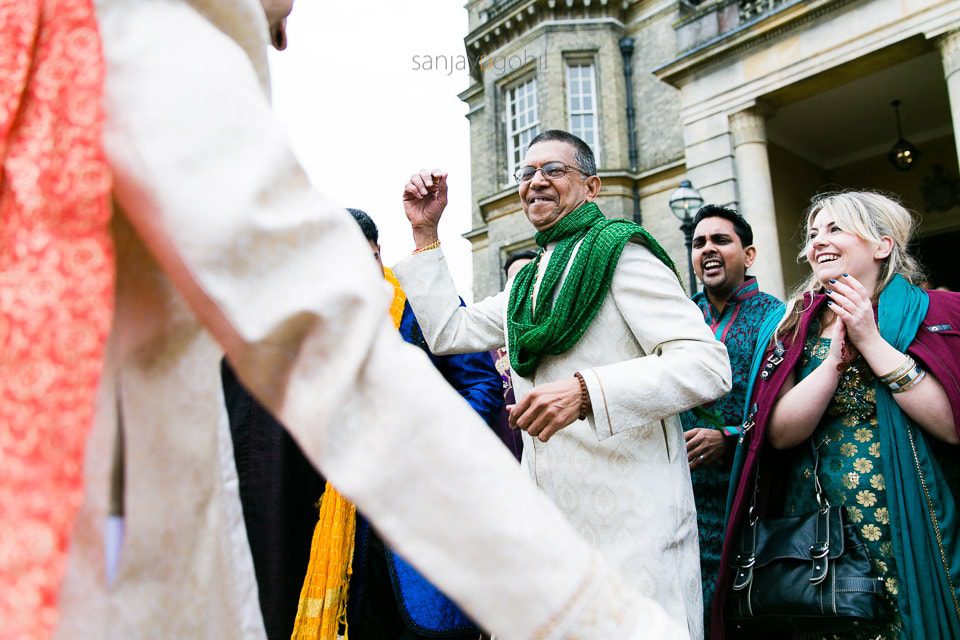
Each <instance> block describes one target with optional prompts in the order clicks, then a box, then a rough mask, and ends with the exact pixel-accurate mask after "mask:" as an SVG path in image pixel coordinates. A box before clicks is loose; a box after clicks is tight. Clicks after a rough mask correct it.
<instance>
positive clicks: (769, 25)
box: [653, 0, 859, 88]
mask: <svg viewBox="0 0 960 640" xmlns="http://www.w3.org/2000/svg"><path fill="white" fill-rule="evenodd" d="M857 1H859V0H813V1H810V0H792V1H790V2H787V3H786V4H784V5H781V6H780V7H777V9H776V10H774V11H771V12H769V13H765V14H763V15H760V16H757V17H756V18H754V19H753V20H750V21H749V22H745V23H744V24H741V25H739V26H737V27H736V28H734V29H731V30H729V31H726V32H724V33H721V34H719V35H717V36H716V37H714V38H711V39H710V40H708V41H706V42H704V43H702V44H700V45H698V46H696V47H694V48H693V49H691V50H689V51H685V52H684V53H682V54H681V55H680V56H678V57H677V58H675V59H673V60H671V61H670V62H668V63H667V64H665V65H662V66H660V67H658V68H656V69H654V70H653V74H654V75H655V76H657V77H658V78H659V79H661V80H663V81H664V82H667V83H669V84H671V85H673V86H675V87H678V88H679V87H680V86H681V85H682V84H683V80H684V79H685V78H687V77H689V76H691V75H693V74H695V73H697V72H699V71H701V70H703V69H705V68H706V67H708V66H710V65H712V64H716V63H717V62H720V61H722V60H725V59H728V58H731V57H739V56H742V55H743V54H744V53H745V52H746V51H748V50H750V49H754V48H756V47H760V46H762V45H764V44H766V43H767V42H769V41H770V40H772V39H773V38H776V37H778V36H780V35H781V34H783V33H786V32H788V31H792V30H795V29H796V28H797V27H800V26H802V25H804V24H807V23H809V22H812V21H814V20H816V19H818V18H820V17H821V16H823V15H825V14H827V13H829V12H831V11H835V10H837V9H839V8H840V7H843V6H844V5H847V4H850V3H851V2H857ZM721 4H723V3H720V2H718V3H716V4H713V5H710V6H711V7H716V6H719V5H721ZM685 21H686V19H683V20H681V22H680V23H678V26H679V27H682V25H683V24H684V23H685Z"/></svg>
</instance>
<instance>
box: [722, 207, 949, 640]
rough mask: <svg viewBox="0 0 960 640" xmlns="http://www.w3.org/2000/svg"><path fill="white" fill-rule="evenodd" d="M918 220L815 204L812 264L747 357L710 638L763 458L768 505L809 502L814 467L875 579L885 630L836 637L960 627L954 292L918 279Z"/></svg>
mask: <svg viewBox="0 0 960 640" xmlns="http://www.w3.org/2000/svg"><path fill="white" fill-rule="evenodd" d="M913 229H914V222H913V218H912V216H911V214H910V213H909V212H908V211H907V210H906V209H904V208H903V207H902V206H901V205H900V204H899V203H897V202H896V201H894V200H892V199H890V198H888V197H886V196H883V195H880V194H877V193H870V192H846V193H836V194H828V195H824V196H820V197H818V198H816V199H815V200H814V202H813V204H812V206H811V207H810V209H809V210H808V214H807V216H806V231H807V235H806V238H807V239H806V242H805V244H804V247H803V250H802V251H801V254H800V259H801V260H805V261H806V262H808V263H809V264H810V267H811V274H810V276H809V278H807V280H806V281H805V282H804V283H803V285H801V287H800V288H799V289H798V291H797V292H796V294H795V295H793V296H792V297H791V298H790V300H788V302H787V307H786V312H785V314H784V315H783V317H782V319H781V320H779V322H778V323H775V322H770V323H768V325H767V326H766V327H764V329H762V330H761V332H762V334H763V335H761V340H762V342H758V344H764V345H765V347H763V349H765V351H764V353H762V354H757V356H758V357H755V358H754V364H755V366H754V376H755V378H754V385H753V390H752V393H751V394H750V397H751V400H750V401H749V402H748V410H747V418H748V419H747V423H748V424H750V423H753V424H752V428H750V429H749V430H748V432H747V434H746V436H745V438H744V441H743V442H742V446H741V447H740V449H739V451H738V455H737V463H735V473H739V478H740V482H739V483H738V485H737V486H736V489H735V491H734V492H733V494H732V495H733V500H732V503H731V504H730V505H729V507H730V518H729V520H728V523H727V534H726V540H725V542H724V562H723V563H722V569H721V574H720V578H719V586H718V594H719V596H718V598H717V602H716V603H715V606H714V616H713V632H712V633H711V637H715V638H721V637H723V632H724V629H723V627H724V622H723V606H724V601H725V599H726V598H725V597H724V596H725V595H726V593H727V590H728V588H729V583H730V579H731V576H732V572H731V570H730V558H731V556H732V552H733V549H734V540H736V536H737V533H738V531H739V529H740V525H741V523H742V522H743V518H744V515H745V512H746V509H747V507H748V505H749V504H750V502H751V499H752V489H753V482H752V478H753V474H754V471H755V470H756V469H757V464H758V462H759V461H760V460H761V458H763V457H764V456H765V457H766V458H770V459H776V460H777V461H778V464H764V465H763V472H762V473H760V474H759V476H758V477H759V491H758V494H757V495H758V502H757V504H758V505H759V506H760V507H761V509H762V511H761V513H762V514H763V515H766V516H771V517H775V516H778V515H783V516H790V515H799V514H803V513H809V512H813V511H815V510H816V509H817V500H816V492H815V485H814V480H813V476H814V473H816V475H817V477H818V478H819V481H820V483H821V485H822V487H823V489H824V491H825V493H826V497H827V499H828V500H829V502H830V504H831V505H834V506H838V505H843V506H844V507H845V508H846V512H847V516H848V521H849V522H851V523H853V524H854V527H855V529H856V531H857V534H858V536H859V537H860V539H861V540H862V541H863V542H864V544H865V545H866V548H867V553H868V555H869V557H870V561H871V564H872V566H873V569H874V571H875V574H876V576H878V577H880V578H882V582H883V587H884V588H883V591H884V595H885V599H886V600H887V602H888V607H887V610H888V615H887V616H886V617H885V618H884V619H883V620H880V621H877V623H878V624H877V628H875V629H873V630H871V631H869V632H867V631H857V632H853V633H845V634H843V635H834V634H827V637H840V638H865V637H870V638H878V637H879V638H884V639H894V638H908V639H916V640H921V639H923V638H956V637H960V592H958V587H960V541H958V531H957V522H958V520H957V518H958V517H960V514H958V513H957V511H956V502H955V499H954V495H953V494H954V491H955V490H956V483H952V484H951V482H950V481H948V479H947V475H946V474H947V473H949V467H951V466H953V467H955V466H956V462H957V459H958V458H957V451H956V450H955V449H953V448H952V447H944V446H943V443H948V444H950V445H955V444H957V443H960V432H958V428H957V427H958V425H960V295H957V294H953V293H948V292H939V291H930V292H927V291H924V290H922V289H920V288H919V287H918V286H916V283H918V282H920V280H921V275H920V269H919V267H918V265H917V263H916V261H915V260H914V258H913V257H911V256H910V254H909V252H908V246H909V243H910V240H911V236H912V233H913ZM774 352H776V353H774ZM781 358H782V360H781ZM811 443H812V445H813V446H811ZM814 448H815V449H816V456H817V458H819V460H818V470H817V471H816V472H815V469H814V453H813V451H814ZM935 450H937V451H935ZM944 451H945V452H946V455H945V456H944V455H939V454H938V452H941V453H942V452H944ZM935 454H936V455H935ZM937 455H939V458H940V459H939V460H938V457H937ZM943 462H946V467H944V466H942V464H941V463H943ZM737 467H739V469H737ZM734 477H738V476H737V475H735V476H734ZM748 479H750V481H748ZM772 485H777V486H778V487H780V488H778V489H777V490H771V487H772ZM727 631H728V632H729V630H727ZM730 636H731V637H735V635H733V634H730Z"/></svg>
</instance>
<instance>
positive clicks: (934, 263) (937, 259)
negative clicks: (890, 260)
mask: <svg viewBox="0 0 960 640" xmlns="http://www.w3.org/2000/svg"><path fill="white" fill-rule="evenodd" d="M958 251H960V231H950V232H947V233H938V234H937V235H933V236H927V237H925V238H920V239H919V240H918V241H917V247H916V256H917V257H918V258H919V259H920V263H921V264H922V265H923V266H924V268H925V269H926V271H927V276H928V278H929V280H930V283H931V284H932V285H933V286H934V287H946V288H948V289H950V290H951V291H960V268H958V267H957V253H958Z"/></svg>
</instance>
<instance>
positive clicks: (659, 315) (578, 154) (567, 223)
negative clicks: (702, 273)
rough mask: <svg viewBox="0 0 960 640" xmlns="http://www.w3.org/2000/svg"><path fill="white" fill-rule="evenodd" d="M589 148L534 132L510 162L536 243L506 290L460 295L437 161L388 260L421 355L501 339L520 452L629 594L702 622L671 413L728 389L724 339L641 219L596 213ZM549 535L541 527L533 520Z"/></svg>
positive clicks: (692, 528) (421, 181)
mask: <svg viewBox="0 0 960 640" xmlns="http://www.w3.org/2000/svg"><path fill="white" fill-rule="evenodd" d="M596 172H597V169H596V163H595V161H594V158H593V152H592V151H591V150H590V147H589V146H587V144H586V143H584V142H583V140H581V139H579V138H577V137H576V136H573V135H571V134H569V133H567V132H565V131H557V130H553V131H546V132H544V133H541V134H540V135H539V136H537V137H536V138H534V139H533V141H532V142H531V143H530V146H529V148H528V149H527V153H526V157H525V158H524V161H523V164H522V166H521V167H520V168H519V169H518V171H517V173H516V178H517V182H518V183H519V185H520V188H519V191H520V204H521V207H522V208H523V211H524V213H525V214H526V216H527V218H528V219H529V220H530V222H531V223H532V224H533V226H534V227H535V228H536V230H537V234H536V236H535V240H536V242H537V244H538V245H539V246H540V247H541V248H542V252H541V254H540V255H539V256H538V257H537V258H536V259H535V260H534V261H533V262H532V263H530V264H528V265H527V266H525V267H523V269H521V270H520V271H519V272H518V273H517V274H516V276H514V278H513V280H512V282H511V283H508V286H507V287H506V289H505V290H504V292H502V293H500V294H498V295H496V296H493V297H491V298H487V299H486V300H483V301H481V302H478V303H476V304H474V305H471V306H469V307H460V306H459V299H458V297H457V294H456V291H455V290H454V287H453V281H452V279H451V278H450V274H449V272H448V271H447V267H446V263H445V261H444V258H443V253H442V251H441V250H440V248H439V241H438V240H437V224H438V222H439V220H440V216H441V215H442V213H443V209H444V208H445V207H446V200H447V197H446V190H447V186H446V175H445V174H443V173H439V172H436V173H434V172H422V173H420V174H417V175H414V176H413V177H412V178H411V180H410V182H409V183H408V184H407V186H406V188H405V190H404V207H405V210H406V213H407V218H408V219H409V221H410V224H411V226H412V228H413V235H414V241H415V242H416V245H417V251H416V252H415V253H414V255H412V256H410V257H408V258H405V259H404V260H403V261H401V262H400V263H399V264H397V265H396V266H395V267H394V272H395V273H396V275H397V277H398V278H399V279H400V282H401V284H402V286H403V288H404V290H405V291H406V293H407V299H408V301H409V302H410V305H411V306H412V307H413V310H414V313H416V314H417V318H418V319H419V320H420V324H421V327H422V329H423V333H424V336H425V337H426V339H427V343H428V344H429V345H430V349H431V350H432V351H433V352H434V353H444V354H449V353H460V352H469V351H477V350H482V349H495V348H497V347H501V346H503V345H504V344H506V346H507V354H508V356H509V357H510V365H511V368H512V371H513V380H514V391H515V393H516V397H517V404H516V405H515V406H514V407H513V409H512V410H511V415H510V423H511V425H512V426H514V427H515V428H520V429H523V430H524V431H525V432H526V435H525V437H524V443H523V459H522V462H523V465H524V466H525V467H526V468H527V470H528V471H529V473H530V475H531V477H532V478H533V480H534V481H535V482H536V484H537V486H538V487H540V488H541V489H542V490H543V491H544V492H545V493H546V494H547V495H548V496H550V498H552V499H553V501H554V502H555V503H556V504H557V506H558V507H560V510H561V511H563V513H564V514H565V515H566V516H567V517H568V518H570V520H571V522H572V523H573V525H574V527H576V528H577V529H578V530H579V531H580V533H581V534H583V535H584V536H585V537H586V538H587V540H589V541H591V542H593V543H594V544H596V545H597V546H598V547H599V548H600V550H601V551H602V552H603V554H604V555H605V556H606V558H607V560H608V561H610V562H611V563H612V564H613V565H614V566H615V567H617V568H619V569H620V572H621V575H623V576H624V577H625V578H626V579H627V580H628V581H630V583H631V584H633V585H634V586H635V587H636V588H638V589H639V590H640V593H641V594H643V595H645V596H648V597H650V598H653V599H654V600H656V601H657V602H658V603H659V604H661V605H662V606H663V607H664V608H665V609H666V610H667V613H668V614H669V615H670V616H671V617H673V618H674V619H676V620H682V621H683V622H684V623H685V624H686V625H687V627H688V630H689V633H690V636H691V637H693V638H700V637H702V636H703V610H702V608H701V592H700V560H699V553H698V546H697V520H696V509H695V507H694V501H693V492H692V489H691V485H690V470H689V468H688V465H687V455H686V447H685V444H684V438H683V430H682V429H681V427H680V421H679V419H678V417H677V415H676V414H677V413H678V412H680V411H683V410H685V409H689V408H691V407H694V406H699V405H701V404H703V403H705V402H709V401H711V400H714V399H715V398H717V397H719V396H721V395H722V394H724V393H725V392H726V391H727V390H728V389H729V388H730V363H729V361H728V359H727V351H726V348H725V347H724V346H723V345H722V344H720V343H719V342H717V341H716V340H715V339H714V337H713V335H712V334H711V333H710V331H709V330H708V329H707V328H706V326H705V325H704V324H703V317H702V315H701V314H700V311H699V309H697V307H696V305H694V304H693V303H692V302H690V300H689V299H688V298H687V296H686V294H685V293H684V291H683V288H682V286H681V285H680V282H679V278H678V277H677V275H676V272H675V270H674V269H673V263H672V262H671V261H670V258H669V257H668V256H667V255H666V253H665V252H664V251H663V249H662V248H661V247H660V246H659V244H658V243H657V242H656V240H655V239H653V238H652V237H651V236H650V235H649V234H648V233H647V232H646V231H645V230H644V229H643V228H642V227H640V226H639V225H636V224H634V223H632V222H629V221H627V220H622V219H618V220H614V219H607V218H606V217H605V216H604V215H603V213H602V212H601V211H600V209H599V207H597V205H596V204H595V203H594V199H595V198H596V196H597V194H598V193H599V190H600V178H599V177H597V175H596ZM540 536H541V539H542V541H543V543H544V544H545V545H549V544H551V538H552V534H551V532H550V531H549V530H544V531H542V532H541V533H540Z"/></svg>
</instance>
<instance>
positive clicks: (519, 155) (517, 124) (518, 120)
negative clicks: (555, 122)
mask: <svg viewBox="0 0 960 640" xmlns="http://www.w3.org/2000/svg"><path fill="white" fill-rule="evenodd" d="M538 133H540V119H539V117H538V115H537V79H536V78H530V79H529V80H527V81H525V82H522V83H520V84H518V85H515V86H514V87H512V88H510V89H508V90H507V175H508V176H510V177H511V179H512V177H513V174H514V172H515V171H516V170H517V169H518V168H520V163H521V162H522V161H523V154H524V153H525V152H526V150H527V145H529V144H530V141H531V140H533V139H534V138H535V137H536V136H537V134H538Z"/></svg>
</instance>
